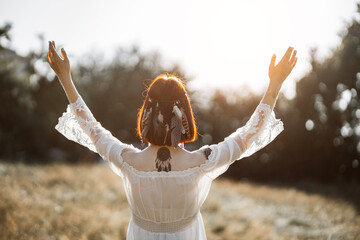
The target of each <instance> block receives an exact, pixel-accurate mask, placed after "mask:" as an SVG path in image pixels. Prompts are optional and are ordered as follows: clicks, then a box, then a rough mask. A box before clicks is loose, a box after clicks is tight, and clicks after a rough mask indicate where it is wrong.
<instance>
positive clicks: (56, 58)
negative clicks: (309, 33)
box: [50, 41, 60, 61]
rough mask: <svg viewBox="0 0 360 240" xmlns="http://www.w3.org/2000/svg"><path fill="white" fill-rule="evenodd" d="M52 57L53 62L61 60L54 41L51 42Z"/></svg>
mask: <svg viewBox="0 0 360 240" xmlns="http://www.w3.org/2000/svg"><path fill="white" fill-rule="evenodd" d="M50 57H51V60H54V61H59V60H60V57H59V55H58V54H57V52H56V49H55V42H54V41H52V42H50Z"/></svg>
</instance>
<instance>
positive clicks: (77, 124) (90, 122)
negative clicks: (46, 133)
mask: <svg viewBox="0 0 360 240" xmlns="http://www.w3.org/2000/svg"><path fill="white" fill-rule="evenodd" d="M55 129H56V130H57V131H59V132H60V133H61V134H62V135H64V136H65V137H66V138H67V139H69V140H72V141H74V142H77V143H79V144H81V145H83V146H85V147H87V148H89V149H90V150H92V151H94V152H97V153H99V154H100V156H101V157H102V158H103V159H105V160H108V161H110V162H111V163H112V164H113V165H115V166H118V167H119V165H120V164H121V163H122V157H121V152H122V150H123V149H127V148H133V146H132V145H127V144H124V143H122V142H120V141H119V140H118V139H116V138H115V137H113V136H112V134H111V133H110V132H109V131H108V130H106V129H105V128H103V127H102V126H101V124H100V123H99V122H97V121H96V119H95V118H94V116H93V114H92V113H91V111H90V110H89V108H88V107H87V106H86V104H85V102H84V101H83V99H82V98H81V97H78V99H77V100H76V102H74V103H72V104H69V105H68V107H67V111H66V112H65V113H64V114H63V115H62V116H61V117H60V118H59V122H58V124H57V125H56V126H55ZM112 167H114V166H112Z"/></svg>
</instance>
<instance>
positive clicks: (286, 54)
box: [283, 47, 294, 60]
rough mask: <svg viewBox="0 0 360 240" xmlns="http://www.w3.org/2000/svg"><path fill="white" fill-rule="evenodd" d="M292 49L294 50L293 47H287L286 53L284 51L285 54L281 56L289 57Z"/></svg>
mask: <svg viewBox="0 0 360 240" xmlns="http://www.w3.org/2000/svg"><path fill="white" fill-rule="evenodd" d="M293 50H294V48H293V47H289V48H288V49H287V51H286V53H285V55H284V57H283V58H285V59H286V60H288V59H290V56H291V53H292V51H293Z"/></svg>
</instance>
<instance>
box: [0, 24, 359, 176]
mask: <svg viewBox="0 0 360 240" xmlns="http://www.w3.org/2000/svg"><path fill="white" fill-rule="evenodd" d="M10 33H11V25H10V24H6V25H4V26H3V27H1V29H0V102H1V111H0V146H1V149H0V158H1V159H2V161H22V162H27V163H35V162H36V163H51V162H58V161H65V162H68V163H78V162H97V161H99V157H98V155H97V154H95V153H92V152H90V151H89V150H88V149H86V148H84V147H82V146H80V145H78V144H75V143H73V142H70V141H68V140H67V139H65V138H64V137H63V136H62V135H61V134H59V133H58V132H57V131H56V130H55V129H54V126H55V125H56V123H57V119H58V117H60V116H61V114H62V113H63V112H64V111H65V109H66V105H67V99H66V96H65V94H64V92H63V90H62V88H61V85H60V84H59V83H58V81H57V79H56V77H55V76H54V75H52V74H51V71H50V68H46V67H44V66H45V65H46V64H47V63H46V58H45V57H46V49H42V50H39V51H37V52H35V51H32V52H30V53H29V54H28V55H27V56H20V55H18V54H17V53H16V52H15V51H14V50H12V49H10V48H8V47H5V46H4V45H3V44H2V42H3V41H2V40H3V39H4V38H6V39H8V40H7V41H11V38H10V37H9V36H11V34H10ZM40 41H42V43H41V44H42V46H45V45H46V44H44V42H43V41H44V39H43V38H42V37H40ZM311 56H312V59H311V66H312V69H311V71H309V72H308V74H306V75H305V76H304V77H302V78H301V79H300V80H299V81H298V82H297V84H296V96H295V98H293V99H291V100H289V99H287V98H285V97H284V96H283V95H282V94H281V95H280V96H279V99H278V102H277V106H276V108H275V113H276V117H277V118H280V119H281V120H282V121H283V122H284V127H285V131H284V132H283V133H281V134H280V135H279V137H278V138H277V139H275V141H274V142H273V143H271V144H270V145H269V146H268V147H266V148H265V149H263V150H261V151H259V152H258V153H256V154H254V155H253V156H251V157H249V158H246V159H243V160H241V161H239V162H236V163H234V164H233V166H232V167H231V168H230V169H229V170H228V171H227V172H226V173H225V175H224V176H227V177H231V178H236V179H249V180H255V181H264V180H266V181H267V180H274V181H299V180H317V181H324V182H332V181H339V180H346V181H352V182H358V181H359V180H360V166H359V165H360V162H359V152H360V143H359V140H360V139H359V137H360V102H359V101H360V99H359V95H358V91H359V90H360V23H359V22H358V21H356V20H353V22H351V23H349V24H348V26H347V28H346V29H344V32H343V33H342V42H341V45H340V46H338V48H337V49H335V50H334V51H333V53H332V55H331V56H330V57H328V58H327V59H325V60H323V61H319V60H317V58H316V49H312V50H311ZM160 60H161V56H160V55H159V54H157V53H151V54H144V53H142V52H141V51H140V50H139V47H137V46H134V47H132V48H131V49H123V48H119V49H118V50H117V51H116V54H115V55H114V57H113V59H112V60H111V61H105V60H103V58H102V56H101V54H98V53H95V54H89V55H88V56H87V57H86V58H84V59H82V60H79V61H78V63H77V64H75V65H74V64H73V66H72V75H73V79H74V82H75V84H76V85H77V87H78V89H79V91H80V94H81V95H82V97H83V98H84V100H85V101H86V103H87V104H88V106H89V107H90V109H91V110H92V112H93V114H94V116H95V117H96V118H97V119H98V121H100V122H101V124H102V125H103V126H104V127H105V128H107V129H109V130H110V131H111V132H112V133H113V135H114V136H116V137H118V138H119V139H120V140H121V141H123V142H126V143H131V144H134V145H135V146H137V147H141V145H140V141H139V139H138V138H137V136H136V134H135V127H136V117H137V111H138V109H139V108H140V106H141V104H142V100H143V94H144V90H145V86H146V85H147V84H149V83H150V81H151V79H153V78H154V77H155V76H157V75H158V74H160V73H162V72H165V71H166V72H172V73H176V74H178V75H180V76H182V77H184V78H185V79H187V80H188V81H191V79H190V78H188V77H186V75H185V74H184V72H183V71H182V70H181V69H180V68H179V67H178V66H174V67H172V68H171V69H166V68H165V67H164V66H162V65H161V64H160V63H161V61H160ZM190 90H191V89H190ZM204 95H207V98H205V99H206V100H204V97H203V96H204ZM208 95H209V93H208V92H207V89H206V86H204V90H203V91H202V92H190V96H191V100H192V105H193V110H194V113H195V116H196V120H197V124H198V128H199V133H200V135H199V140H198V141H196V142H194V143H192V144H189V145H187V148H188V149H196V148H198V147H200V146H202V145H203V144H212V143H218V142H220V141H222V140H223V139H224V137H226V136H227V135H229V134H230V133H232V132H233V131H234V130H235V129H236V128H238V127H241V126H242V125H244V124H245V123H246V121H247V120H248V119H249V117H250V116H251V114H252V112H253V111H254V109H255V108H256V106H257V104H258V103H259V101H260V99H261V97H262V96H257V95H253V94H251V93H250V94H247V95H241V94H239V93H237V92H236V91H233V92H230V91H229V92H228V91H226V92H225V91H221V90H218V91H215V92H213V93H212V95H211V96H208Z"/></svg>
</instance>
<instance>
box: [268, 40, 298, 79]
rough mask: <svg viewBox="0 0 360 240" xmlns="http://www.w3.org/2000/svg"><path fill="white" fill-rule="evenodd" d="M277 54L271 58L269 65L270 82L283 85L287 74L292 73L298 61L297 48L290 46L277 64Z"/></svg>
mask: <svg viewBox="0 0 360 240" xmlns="http://www.w3.org/2000/svg"><path fill="white" fill-rule="evenodd" d="M275 60H276V55H275V54H274V55H273V56H272V58H271V62H270V66H269V77H270V84H271V85H272V84H275V85H280V86H281V85H282V83H283V82H284V81H285V79H286V78H287V76H289V74H290V73H291V71H292V70H293V68H294V67H295V64H296V62H297V57H296V50H294V48H293V47H289V48H288V50H287V51H286V53H285V55H284V56H283V58H282V59H281V60H280V62H279V63H278V64H277V65H276V66H275Z"/></svg>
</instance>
